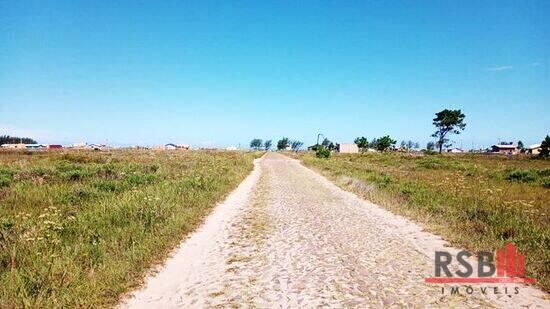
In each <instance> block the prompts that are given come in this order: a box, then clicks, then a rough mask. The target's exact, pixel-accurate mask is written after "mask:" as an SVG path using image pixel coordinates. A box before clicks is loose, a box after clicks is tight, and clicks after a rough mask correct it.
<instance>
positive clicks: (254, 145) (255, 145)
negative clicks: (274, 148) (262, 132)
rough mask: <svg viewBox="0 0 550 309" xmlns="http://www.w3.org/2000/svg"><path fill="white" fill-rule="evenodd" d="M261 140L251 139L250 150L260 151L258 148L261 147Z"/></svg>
mask: <svg viewBox="0 0 550 309" xmlns="http://www.w3.org/2000/svg"><path fill="white" fill-rule="evenodd" d="M262 144H263V143H262V140H261V139H259V138H255V139H253V140H252V141H250V148H252V149H254V150H258V149H260V147H262Z"/></svg>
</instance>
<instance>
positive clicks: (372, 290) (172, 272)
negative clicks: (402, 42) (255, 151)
mask: <svg viewBox="0 0 550 309" xmlns="http://www.w3.org/2000/svg"><path fill="white" fill-rule="evenodd" d="M435 250H447V251H451V252H453V251H454V252H456V249H453V248H449V247H448V246H447V245H446V244H445V242H444V241H443V240H441V239H440V238H439V237H437V236H434V235H432V234H429V233H427V232H423V231H422V229H421V227H419V226H418V225H416V224H414V223H412V222H410V221H408V220H405V219H403V218H402V217H399V216H395V215H393V214H391V213H389V212H387V211H385V210H383V209H381V208H379V207H377V206H376V205H373V204H372V203H369V202H367V201H364V200H361V199H359V198H357V197H356V196H355V195H353V194H351V193H348V192H345V191H343V190H341V189H339V188H338V187H336V186H335V185H333V184H332V183H330V182H329V181H328V180H326V179H325V178H323V177H322V176H320V175H319V174H317V173H315V172H313V171H311V170H309V169H307V168H305V167H303V166H302V165H300V164H299V163H298V162H297V161H295V160H292V159H289V158H287V157H285V156H282V155H280V154H273V153H268V154H267V155H266V156H264V158H263V159H261V160H259V161H258V162H256V168H255V170H254V172H253V173H252V174H251V175H250V176H249V177H248V178H247V179H246V180H245V181H244V182H243V183H242V184H241V185H240V186H239V188H238V189H237V190H236V191H234V192H233V193H232V194H231V195H230V196H229V197H228V199H227V200H226V201H225V202H224V203H222V204H220V205H218V206H217V207H216V209H215V211H214V212H213V214H212V215H211V216H210V217H209V218H208V219H207V220H206V222H205V224H204V225H203V226H202V227H201V228H200V229H199V230H197V231H196V232H195V233H194V234H193V235H192V236H190V237H189V238H188V239H187V240H186V241H184V242H182V244H181V245H180V247H179V248H177V249H176V250H175V251H174V253H173V256H172V257H171V258H170V259H169V260H168V261H167V262H166V264H165V265H164V266H163V268H161V269H160V270H159V272H158V273H156V274H153V275H152V276H151V277H150V278H148V279H147V280H146V283H145V285H144V287H143V288H142V289H141V290H138V291H135V292H134V293H133V294H132V295H131V296H129V297H128V298H127V299H125V300H124V301H123V302H122V304H121V307H132V308H151V307H157V308H170V307H184V308H188V307H200V308H202V307H216V306H222V307H226V306H230V305H234V306H238V307H243V306H244V307H260V308H266V307H282V308H287V307H292V308H294V307H318V306H324V307H361V308H364V307H386V306H392V305H393V306H406V307H425V306H428V307H449V306H468V307H478V306H486V305H492V306H496V307H518V306H520V305H525V306H532V307H546V308H548V307H549V305H550V302H548V300H545V299H544V298H545V297H547V295H545V294H544V293H542V292H540V291H539V290H536V289H534V288H529V287H524V286H520V289H519V294H518V295H506V294H505V293H504V289H503V288H502V289H501V291H500V294H497V295H495V294H494V293H493V292H492V291H493V290H491V293H488V294H486V295H483V294H482V293H481V291H480V290H479V289H478V288H479V287H478V286H474V288H475V291H474V293H473V294H472V295H468V294H467V293H466V292H465V291H464V290H461V294H462V295H450V291H449V290H448V289H445V291H444V292H443V293H442V287H441V286H440V285H433V284H427V283H424V278H425V277H428V276H432V275H433V255H434V251H435ZM494 286H495V285H492V286H491V287H494ZM509 288H512V286H509ZM511 291H512V290H511ZM509 294H512V293H509Z"/></svg>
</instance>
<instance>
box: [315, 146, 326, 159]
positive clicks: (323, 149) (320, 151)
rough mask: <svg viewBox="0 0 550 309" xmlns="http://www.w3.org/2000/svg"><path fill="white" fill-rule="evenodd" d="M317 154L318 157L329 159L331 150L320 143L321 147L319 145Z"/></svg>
mask: <svg viewBox="0 0 550 309" xmlns="http://www.w3.org/2000/svg"><path fill="white" fill-rule="evenodd" d="M315 155H316V156H317V158H323V159H328V158H330V150H328V148H326V147H325V146H322V145H319V147H317V151H316V153H315Z"/></svg>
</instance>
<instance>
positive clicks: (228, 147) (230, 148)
mask: <svg viewBox="0 0 550 309" xmlns="http://www.w3.org/2000/svg"><path fill="white" fill-rule="evenodd" d="M225 150H229V151H234V150H237V146H234V145H231V146H227V148H225Z"/></svg>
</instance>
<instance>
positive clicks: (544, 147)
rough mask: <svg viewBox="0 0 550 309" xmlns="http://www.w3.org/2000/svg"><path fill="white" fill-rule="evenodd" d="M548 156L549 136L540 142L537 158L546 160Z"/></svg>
mask: <svg viewBox="0 0 550 309" xmlns="http://www.w3.org/2000/svg"><path fill="white" fill-rule="evenodd" d="M549 156H550V136H548V135H546V138H545V139H544V140H543V141H542V142H540V152H539V157H541V158H548V157H549Z"/></svg>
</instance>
